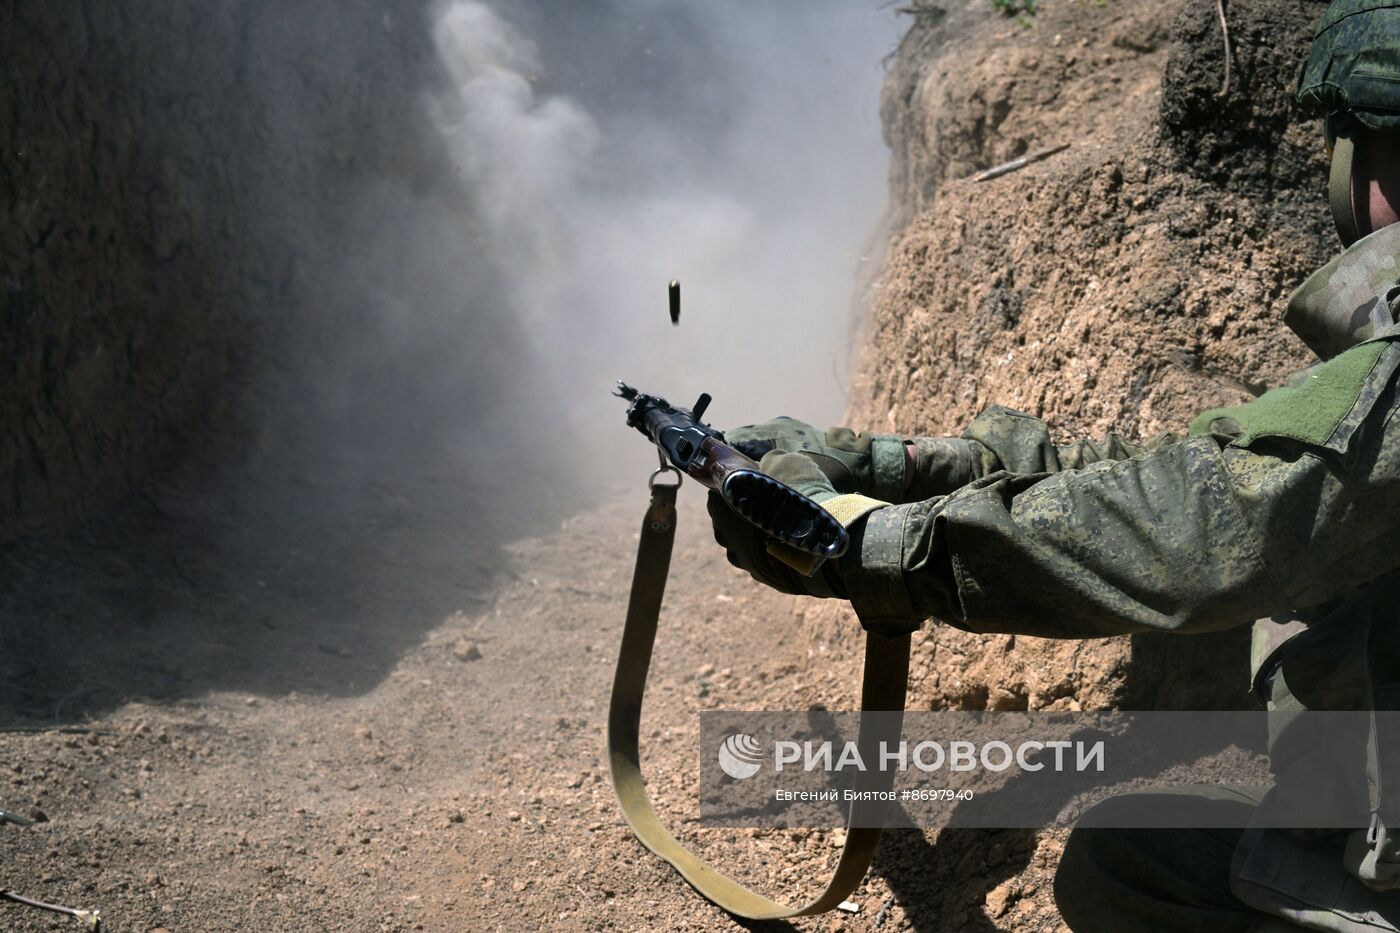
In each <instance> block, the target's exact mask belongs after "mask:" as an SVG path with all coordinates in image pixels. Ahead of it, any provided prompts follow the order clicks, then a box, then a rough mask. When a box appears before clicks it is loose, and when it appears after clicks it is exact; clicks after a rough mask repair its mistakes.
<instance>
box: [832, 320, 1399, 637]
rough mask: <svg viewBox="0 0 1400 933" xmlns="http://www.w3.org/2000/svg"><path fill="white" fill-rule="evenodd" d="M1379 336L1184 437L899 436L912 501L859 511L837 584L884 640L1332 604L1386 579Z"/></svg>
mask: <svg viewBox="0 0 1400 933" xmlns="http://www.w3.org/2000/svg"><path fill="white" fill-rule="evenodd" d="M1387 323H1388V322H1387ZM1397 331H1400V328H1394V327H1393V326H1391V327H1388V328H1378V329H1377V330H1373V331H1372V332H1371V333H1372V334H1374V336H1370V337H1369V339H1368V340H1367V341H1366V342H1364V343H1361V344H1360V345H1358V346H1355V347H1353V348H1352V349H1350V350H1347V351H1345V352H1343V353H1341V354H1339V355H1337V356H1335V357H1334V358H1333V359H1331V360H1330V361H1328V362H1327V363H1324V364H1321V365H1319V366H1315V367H1313V368H1312V369H1310V370H1308V371H1306V372H1305V373H1304V374H1302V375H1301V378H1300V379H1298V380H1296V384H1290V385H1289V386H1288V387H1285V388H1281V389H1276V390H1274V391H1272V392H1269V393H1267V394H1266V395H1264V396H1262V397H1260V398H1259V399H1256V400H1255V401H1254V402H1252V403H1250V404H1248V405H1244V406H1241V407H1239V408H1236V409H1231V410H1221V411H1214V412H1207V413H1206V414H1205V415H1202V416H1201V417H1200V418H1198V419H1197V420H1196V422H1195V423H1194V424H1193V425H1192V431H1191V436H1189V437H1187V438H1185V439H1176V438H1173V437H1170V436H1167V437H1163V438H1160V439H1158V440H1156V441H1154V442H1152V443H1150V444H1148V445H1146V446H1135V445H1133V444H1130V443H1128V442H1126V441H1124V440H1123V439H1122V438H1119V437H1116V436H1110V437H1109V438H1108V439H1107V440H1106V441H1104V442H1103V443H1098V444H1096V443H1092V442H1087V441H1085V442H1080V443H1077V444H1073V445H1070V446H1060V447H1057V446H1055V445H1054V444H1052V443H1051V442H1050V439H1049V437H1050V435H1049V431H1048V429H1047V428H1046V426H1045V425H1044V423H1042V422H1040V421H1038V420H1037V419H1034V418H1032V417H1030V416H1028V415H1023V414H1020V413H1017V412H1013V411H1011V410H1009V409H1005V408H994V409H991V410H990V411H988V412H987V413H985V414H984V415H982V416H981V417H979V418H978V419H977V421H976V422H974V423H973V425H972V426H971V428H970V429H969V430H968V431H967V432H966V434H965V435H964V436H963V438H961V439H916V440H915V441H913V442H912V443H913V444H914V446H915V450H916V469H915V471H914V478H913V480H914V481H913V484H912V486H911V488H910V490H909V492H908V494H906V496H905V497H904V498H906V500H907V499H914V500H915V501H906V502H904V503H902V504H894V505H890V506H887V507H885V508H882V509H880V510H878V511H875V512H873V513H871V514H870V516H869V518H868V519H867V521H866V523H865V526H864V528H863V530H861V531H860V533H859V534H858V538H857V540H856V541H854V542H853V544H852V547H853V549H858V554H859V561H858V562H853V565H852V566H851V572H844V571H843V575H844V576H845V582H846V586H847V589H848V591H849V594H848V595H849V596H850V598H851V602H852V604H853V605H854V606H855V608H856V610H857V612H858V613H859V614H860V616H861V619H862V621H863V622H864V624H866V625H867V626H868V627H871V628H873V629H875V630H877V631H883V632H887V633H891V634H893V633H897V632H904V631H908V630H910V629H912V628H915V627H917V626H918V625H919V624H920V623H921V621H922V620H924V619H927V618H937V619H939V620H940V621H942V622H945V623H948V624H951V625H955V626H957V627H959V628H964V629H967V630H970V631H979V632H1007V633H1018V634H1028V635H1038V636H1047V637H1060V638H1085V637H1093V636H1105V635H1118V634H1124V633H1130V632H1139V631H1149V630H1165V631H1176V632H1201V631H1209V630H1212V629H1220V628H1226V627H1229V626H1233V625H1239V624H1243V623H1246V622H1250V621H1252V620H1254V619H1256V618H1259V617H1261V616H1265V615H1269V614H1271V613H1275V612H1278V611H1281V610H1285V609H1296V608H1305V607H1308V606H1312V605H1316V604H1318V603H1321V602H1323V601H1325V600H1327V599H1330V598H1333V597H1335V596H1338V595H1340V594H1342V593H1345V592H1346V591H1348V590H1349V589H1351V588H1353V587H1355V586H1357V585H1359V584H1361V583H1364V582H1366V581H1368V580H1370V579H1373V578H1375V577H1377V576H1379V575H1380V574H1382V573H1384V572H1386V571H1388V570H1390V569H1392V568H1394V567H1396V566H1397V565H1400V521H1397V520H1396V518H1397V516H1400V426H1393V425H1392V424H1391V415H1392V413H1393V410H1394V407H1395V388H1394V381H1395V380H1394V378H1393V377H1394V375H1395V371H1396V369H1397V367H1400V346H1397V345H1396V344H1395V343H1394V342H1392V341H1393V340H1395V339H1396V338H1397V337H1400V332H1397ZM901 453H902V451H901ZM876 454H877V457H878V456H879V451H878V449H877V452H876ZM964 483H965V484H966V485H963V484H964ZM960 486H961V488H957V487H960ZM949 489H956V491H955V492H952V493H951V494H949V495H946V496H945V495H942V494H943V493H945V492H947V491H948V490H949Z"/></svg>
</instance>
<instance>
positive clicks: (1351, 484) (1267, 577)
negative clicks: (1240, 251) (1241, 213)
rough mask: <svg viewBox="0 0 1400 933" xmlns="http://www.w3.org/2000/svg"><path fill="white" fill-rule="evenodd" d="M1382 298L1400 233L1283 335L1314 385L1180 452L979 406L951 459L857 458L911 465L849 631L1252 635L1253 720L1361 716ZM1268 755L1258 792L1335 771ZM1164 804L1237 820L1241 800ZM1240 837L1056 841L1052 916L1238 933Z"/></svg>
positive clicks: (1377, 492) (1211, 833) (1392, 345)
mask: <svg viewBox="0 0 1400 933" xmlns="http://www.w3.org/2000/svg"><path fill="white" fill-rule="evenodd" d="M1397 281H1400V224H1397V225H1394V226H1391V227H1387V228H1384V229H1382V230H1380V231H1378V232H1377V233H1375V234H1372V235H1371V236H1370V237H1367V238H1366V239H1364V240H1362V241H1360V242H1359V243H1357V244H1355V245H1354V246H1353V247H1351V248H1350V249H1348V250H1347V251H1346V252H1345V253H1343V254H1341V255H1340V256H1338V257H1337V259H1335V260H1333V262H1331V263H1329V264H1328V265H1327V266H1326V267H1324V268H1323V269H1321V270H1319V272H1318V273H1316V274H1315V275H1314V276H1313V277H1311V278H1310V279H1309V280H1308V282H1307V283H1305V284H1304V285H1303V287H1302V288H1300V289H1299V291H1298V292H1297V293H1296V294H1295V296H1294V298H1293V300H1292V301H1291V302H1290V304H1289V310H1288V314H1287V317H1286V320H1287V321H1288V323H1289V324H1290V326H1291V327H1292V328H1293V329H1294V330H1295V331H1296V332H1298V333H1299V335H1300V336H1302V337H1303V339H1304V340H1305V341H1306V342H1307V343H1308V344H1309V345H1310V346H1311V347H1312V348H1313V349H1314V350H1316V351H1317V352H1318V354H1319V356H1321V357H1322V358H1323V362H1320V363H1318V364H1316V365H1315V366H1313V367H1311V368H1309V369H1307V370H1304V371H1303V372H1301V373H1299V374H1297V375H1296V376H1295V377H1294V378H1292V379H1290V380H1289V382H1288V384H1287V385H1285V386H1284V387H1282V388H1279V389H1276V390H1274V391H1272V392H1269V393H1267V394H1265V395H1264V396H1262V397H1260V398H1258V399H1256V400H1255V401H1253V402H1251V403H1249V404H1246V405H1242V406H1239V407H1237V408H1232V409H1220V410H1214V411H1209V412H1206V413H1205V414H1203V415H1201V416H1200V417H1199V418H1197V419H1196V420H1195V421H1194V422H1193V424H1192V425H1191V428H1190V432H1189V434H1188V436H1186V437H1184V438H1178V437H1175V436H1172V435H1166V436H1163V437H1161V438H1158V439H1156V440H1154V441H1152V442H1150V443H1148V444H1145V445H1136V444H1133V443H1130V442H1128V441H1126V440H1124V439H1123V438H1121V437H1117V436H1110V437H1108V438H1107V439H1106V440H1105V441H1103V442H1101V443H1093V442H1089V441H1081V442H1079V443H1075V444H1072V445H1068V446H1057V445H1055V444H1053V443H1051V441H1050V432H1049V429H1048V428H1047V426H1046V425H1045V424H1044V423H1043V422H1042V421H1040V420H1038V419H1035V418H1033V417H1031V416H1029V415H1025V414H1021V413H1019V412H1014V411H1011V410H1010V409H1006V408H1000V407H995V408H992V409H990V410H988V411H987V412H985V413H984V414H983V415H982V416H980V417H979V418H977V419H976V421H974V422H973V424H972V425H971V427H970V428H969V429H968V430H967V431H966V432H965V433H964V435H963V436H962V437H961V438H956V439H949V438H915V439H912V440H906V439H904V438H883V437H877V438H872V439H870V442H869V450H870V456H871V459H872V463H873V469H872V471H871V472H872V474H873V475H875V476H880V475H884V474H889V473H891V472H892V471H893V469H894V467H893V464H894V458H895V457H896V456H898V457H899V458H901V460H902V458H903V456H904V453H903V448H904V444H905V443H909V444H912V445H913V448H914V451H915V454H916V456H915V468H914V471H913V482H912V484H911V486H910V488H909V490H908V491H907V492H906V493H905V495H904V496H902V497H901V498H903V499H905V500H907V501H905V502H903V503H900V504H891V505H889V506H886V507H885V508H881V509H879V510H877V511H874V512H872V513H870V515H869V517H868V519H867V521H866V524H865V527H864V528H863V530H862V529H860V528H859V527H857V532H858V534H857V538H856V541H855V542H854V543H853V547H854V548H857V549H858V554H859V560H858V562H854V563H852V564H850V566H849V568H843V578H844V583H845V586H846V589H847V591H848V593H847V595H848V596H849V598H850V599H851V601H852V603H853V604H854V606H855V607H856V609H857V611H858V613H859V614H860V617H861V619H862V621H863V622H864V623H865V624H866V625H868V626H870V627H872V628H876V629H877V630H882V631H885V632H887V633H891V634H894V633H900V632H905V631H908V630H910V629H911V628H914V627H916V626H918V625H919V624H920V622H921V621H922V620H923V619H925V618H929V617H933V618H937V619H939V620H941V621H943V622H945V623H948V624H951V625H955V626H957V627H959V628H962V629H966V630H968V631H974V632H1011V633H1024V634H1028V635H1036V636H1045V637H1059V638H1089V637H1097V636H1106V635H1121V634H1126V633H1132V632H1143V631H1173V632H1181V633H1190V632H1204V631H1211V630H1214V629H1221V628H1226V627H1230V626H1235V625H1240V624H1243V623H1245V622H1248V621H1250V620H1253V619H1261V617H1263V618H1262V621H1260V622H1257V623H1256V629H1255V638H1254V651H1253V658H1252V661H1253V666H1254V674H1255V686H1256V690H1257V691H1258V693H1259V695H1260V697H1261V699H1263V700H1265V701H1267V702H1268V703H1269V705H1270V707H1271V708H1276V709H1296V708H1314V709H1317V708H1321V709H1367V708H1369V707H1370V705H1371V704H1372V703H1373V702H1375V701H1376V694H1377V693H1384V692H1386V691H1388V690H1389V689H1390V688H1388V687H1386V686H1385V685H1387V684H1394V683H1397V682H1400V671H1397V670H1396V667H1397V660H1396V659H1400V644H1397V635H1396V633H1395V626H1394V625H1385V626H1378V627H1376V628H1375V629H1373V628H1372V627H1371V625H1370V622H1371V619H1372V618H1374V617H1380V618H1383V619H1386V620H1393V618H1394V617H1395V616H1396V614H1397V613H1400V574H1396V573H1395V571H1396V569H1397V568H1400V521H1396V515H1397V514H1400V424H1395V425H1392V415H1393V414H1394V412H1395V411H1396V408H1397V405H1400V397H1397V391H1400V390H1397V386H1396V382H1397V379H1396V372H1397V370H1400V342H1397V341H1400V326H1397V324H1396V318H1397V315H1400V286H1397V284H1396V283H1397ZM883 485H885V486H886V488H888V484H883ZM950 490H951V491H950ZM1381 703H1382V705H1384V706H1391V707H1394V706H1395V704H1394V703H1393V702H1391V701H1390V700H1389V699H1386V698H1382V699H1381ZM1274 752H1275V758H1274V764H1275V768H1276V770H1280V769H1286V768H1288V767H1290V766H1298V767H1303V766H1307V767H1317V766H1318V765H1319V760H1322V762H1323V765H1324V766H1328V767H1331V768H1333V769H1335V768H1336V766H1337V762H1338V761H1339V760H1340V758H1341V757H1342V756H1343V754H1345V752H1339V751H1338V750H1337V749H1317V748H1304V749H1297V750H1290V749H1289V747H1288V745H1287V743H1286V742H1283V743H1280V744H1278V745H1276V747H1275V749H1274ZM1290 756H1291V757H1290ZM1295 759H1296V760H1295ZM1356 771H1357V773H1361V772H1362V771H1364V765H1358V767H1357V769H1356ZM1361 783H1362V784H1363V785H1364V780H1363V781H1362V782H1361ZM1359 793H1361V794H1363V795H1364V793H1365V790H1364V787H1363V788H1362V789H1361V790H1360V791H1359ZM1164 800H1168V801H1170V802H1172V804H1173V805H1176V806H1181V807H1187V808H1189V807H1193V806H1206V807H1234V808H1241V809H1242V811H1243V812H1247V811H1248V809H1249V808H1252V807H1253V806H1254V803H1255V800H1256V798H1255V797H1253V796H1251V795H1249V794H1246V793H1235V792H1229V793H1226V794H1224V795H1223V797H1222V799H1207V800H1202V799H1200V798H1183V797H1177V798H1174V799H1172V798H1169V797H1164ZM1108 806H1112V804H1111V803H1110V804H1108ZM1188 812H1189V811H1188ZM1363 812H1364V811H1363ZM1392 825H1397V824H1392ZM1240 837H1241V831H1240V830H1200V831H1191V830H1179V831H1172V832H1164V831H1160V830H1155V831H1133V830H1079V831H1076V832H1075V834H1074V835H1073V836H1072V837H1071V841H1070V844H1069V845H1068V847H1067V850H1066V853H1065V857H1064V860H1063V863H1062V865H1061V870H1060V874H1059V876H1058V878H1057V883H1056V895H1057V900H1059V902H1060V904H1061V909H1062V911H1063V912H1064V915H1065V918H1066V920H1067V922H1069V923H1070V924H1071V925H1072V926H1073V928H1074V929H1076V930H1094V931H1097V930H1110V929H1111V930H1118V931H1132V930H1142V931H1148V930H1151V931H1162V930H1171V931H1195V930H1201V931H1205V930H1211V931H1220V930H1240V931H1245V930H1250V929H1254V928H1255V926H1254V925H1255V924H1257V923H1262V922H1263V921H1262V920H1261V918H1260V915H1259V914H1258V913H1256V912H1254V911H1252V910H1250V909H1249V908H1247V907H1246V906H1245V905H1244V904H1242V903H1241V902H1240V901H1239V900H1237V899H1236V897H1235V896H1234V895H1232V893H1231V889H1230V863H1231V858H1232V857H1233V855H1234V853H1235V851H1236V846H1237V843H1238V842H1239V840H1240ZM1343 842H1344V839H1341V838H1337V839H1334V840H1333V841H1332V843H1331V844H1335V845H1337V846H1339V847H1340V845H1341V844H1342V843H1343ZM1391 848H1392V849H1393V848H1394V847H1393V846H1392V847H1391ZM1391 854H1392V855H1393V854H1394V853H1393V852H1392V853H1391ZM1337 857H1338V859H1339V860H1340V858H1341V854H1340V848H1339V851H1338V855H1337ZM1382 859H1383V860H1384V856H1383V857H1382ZM1373 868H1374V866H1373ZM1387 870H1388V866H1387V865H1386V864H1382V865H1381V866H1380V867H1379V869H1378V871H1377V872H1373V874H1376V873H1379V874H1385V873H1386V871H1387ZM1270 922H1282V921H1270ZM1285 926H1286V924H1285Z"/></svg>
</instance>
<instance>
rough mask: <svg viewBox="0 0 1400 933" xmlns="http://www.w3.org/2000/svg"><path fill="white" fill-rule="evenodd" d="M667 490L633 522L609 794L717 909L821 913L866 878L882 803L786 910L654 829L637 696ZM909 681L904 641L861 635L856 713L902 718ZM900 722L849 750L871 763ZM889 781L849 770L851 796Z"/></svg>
mask: <svg viewBox="0 0 1400 933" xmlns="http://www.w3.org/2000/svg"><path fill="white" fill-rule="evenodd" d="M676 488H677V487H675V486H666V485H661V486H654V487H653V488H652V494H651V504H650V506H649V507H648V508H647V512H646V518H645V519H644V520H643V522H642V534H641V541H640V543H639V544H638V546H637V563H636V569H635V570H634V572H633V576H632V593H631V597H630V599H629V601H628V604H627V621H626V625H625V627H624V628H623V633H622V650H621V653H620V655H619V657H618V661H617V671H616V674H615V675H614V677H613V688H612V702H611V705H610V707H609V710H608V761H609V764H610V767H611V772H612V784H613V790H614V791H615V792H616V793H617V799H618V803H619V804H620V805H621V807H622V813H623V816H625V817H626V819H627V823H628V825H630V826H631V827H632V831H633V832H634V833H636V835H637V838H638V839H639V840H640V841H641V843H642V844H643V845H644V846H646V847H647V848H648V849H650V850H651V851H653V852H655V853H656V854H657V855H659V856H661V857H662V858H663V859H665V860H666V861H667V862H669V863H671V865H672V867H674V868H675V869H676V871H678V872H680V874H681V877H683V878H685V880H686V881H687V882H689V883H690V885H691V886H692V887H694V888H695V890H697V891H699V892H700V894H701V895H703V896H704V897H705V898H707V899H708V900H710V901H712V902H714V903H715V904H716V905H718V906H719V907H721V908H722V909H724V910H726V911H728V912H729V913H731V914H734V915H735V916H738V917H745V918H748V919H752V920H772V919H779V918H784V917H802V916H810V915H813V914H820V913H825V912H826V911H828V910H831V909H832V908H834V907H837V906H838V905H839V904H841V902H842V901H844V900H845V899H846V897H847V895H849V894H850V893H851V892H852V891H854V890H855V889H856V887H857V886H858V885H859V884H860V882H861V880H862V879H863V878H864V877H865V874H866V871H867V870H868V869H869V867H870V863H871V861H872V860H873V859H874V857H875V849H876V847H877V846H878V845H879V842H880V826H881V820H882V817H883V813H884V808H885V803H884V802H880V801H878V800H876V801H870V802H857V803H855V804H853V805H852V810H851V813H850V816H849V819H848V827H847V832H846V845H845V847H844V848H843V849H842V850H841V857H840V861H839V862H838V863H837V866H836V872H835V874H834V875H833V876H832V878H831V881H830V883H828V884H827V887H826V890H825V891H823V892H822V893H821V895H820V896H818V897H817V898H816V900H814V901H812V902H810V903H808V904H806V905H805V906H802V907H789V906H787V905H785V904H780V903H778V902H777V901H774V900H771V899H769V898H767V897H764V896H763V895H761V894H759V893H757V892H755V891H752V890H750V889H748V888H746V887H744V886H743V885H741V884H739V883H738V882H737V881H734V880H733V879H732V878H729V877H727V876H725V875H723V874H720V873H719V872H718V871H716V870H715V869H713V868H711V867H710V866H709V865H707V864H706V863H705V862H704V861H703V860H701V859H700V858H699V857H698V856H696V855H695V854H694V853H693V852H691V851H690V850H689V849H687V848H686V847H685V846H684V845H682V844H681V843H680V842H679V841H678V840H677V839H676V838H675V837H674V836H672V835H671V833H670V832H669V831H668V830H667V829H666V827H665V826H663V825H662V823H661V820H660V818H659V817H658V816H657V814H656V810H655V809H653V808H652V805H651V801H650V800H649V799H648V798H647V792H646V788H645V786H644V785H643V783H642V771H641V764H640V755H639V752H638V732H639V727H640V722H641V715H642V696H643V694H644V692H645V690H646V681H647V672H648V669H649V668H650V666H651V653H652V646H653V645H654V643H655V640H656V625H657V619H658V617H659V616H660V613H661V600H662V596H663V594H664V593H665V590H666V576H667V573H668V571H669V569H670V566H671V548H672V545H673V543H674V542H675V535H676ZM908 675H909V636H908V635H905V636H902V637H900V638H894V639H890V638H885V637H883V636H881V635H876V634H874V633H868V634H867V635H866V642H865V674H864V679H863V681H862V684H861V709H862V710H871V711H876V710H879V711H890V712H902V711H903V709H904V697H905V688H906V684H907V681H908ZM876 718H879V717H876ZM899 718H900V717H897V716H892V717H887V718H886V719H885V721H884V722H882V723H880V724H878V725H876V724H874V723H872V722H867V720H866V719H865V718H862V721H861V727H860V735H859V739H858V747H859V749H860V752H861V755H862V758H863V759H864V760H866V761H872V760H879V759H878V758H877V757H875V756H877V755H878V753H879V752H878V748H879V742H880V741H881V740H885V741H891V740H892V741H897V740H898V738H899V735H898V731H899V725H898V720H899ZM891 729H892V730H893V734H891ZM893 781H894V772H893V770H889V771H886V770H885V769H872V770H871V771H867V772H861V773H858V775H857V780H856V787H855V789H856V790H857V791H862V790H865V791H877V792H883V791H888V790H889V789H890V788H891V786H892V784H893Z"/></svg>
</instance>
